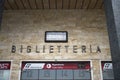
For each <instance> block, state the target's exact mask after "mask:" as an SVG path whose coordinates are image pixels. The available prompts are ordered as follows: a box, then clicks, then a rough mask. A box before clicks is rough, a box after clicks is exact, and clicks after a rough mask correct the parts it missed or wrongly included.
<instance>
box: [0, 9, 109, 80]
mask: <svg viewBox="0 0 120 80" xmlns="http://www.w3.org/2000/svg"><path fill="white" fill-rule="evenodd" d="M106 26H107V25H106V19H105V14H104V11H102V10H57V11H56V10H42V11H41V10H31V11H29V10H26V11H22V10H20V11H15V10H14V11H4V14H3V21H2V26H1V31H0V60H12V71H11V73H12V74H11V80H19V75H20V74H19V72H20V63H21V61H22V60H38V61H41V60H46V61H47V60H58V61H59V60H63V61H67V60H77V61H81V60H92V62H93V64H94V65H93V66H94V67H95V68H94V67H93V68H94V69H96V70H93V73H94V80H100V78H101V77H100V68H99V66H100V65H98V62H99V61H100V60H102V61H103V60H106V61H107V60H111V55H110V47H109V39H108V33H107V29H106ZM45 31H67V32H68V42H67V43H45V42H44V37H45ZM12 45H15V46H16V48H17V50H16V53H11V48H12ZM21 45H23V47H24V48H26V47H27V46H32V51H31V53H27V52H26V49H24V50H23V52H22V53H20V46H21ZM36 45H37V46H39V47H40V48H42V46H43V45H45V46H46V50H45V51H46V52H45V53H42V51H41V52H40V53H36V52H35V47H36ZM50 45H52V46H54V53H49V46H50ZM59 45H60V46H62V48H61V53H58V49H57V46H59ZM66 45H69V46H70V47H69V48H68V53H67V52H66V51H65V47H64V46H66ZM73 45H77V46H78V48H79V49H78V53H73V50H72V49H73V48H72V47H73ZM82 45H85V46H86V47H87V49H86V51H87V52H86V53H82V52H81V46H82ZM90 45H92V50H93V52H92V53H90V50H89V49H90ZM97 46H99V47H100V49H101V53H96V47H97ZM97 73H98V74H97Z"/></svg>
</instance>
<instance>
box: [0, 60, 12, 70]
mask: <svg viewBox="0 0 120 80" xmlns="http://www.w3.org/2000/svg"><path fill="white" fill-rule="evenodd" d="M10 66H11V63H10V62H0V70H8V69H9V70H10Z"/></svg>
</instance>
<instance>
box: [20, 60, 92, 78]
mask: <svg viewBox="0 0 120 80" xmlns="http://www.w3.org/2000/svg"><path fill="white" fill-rule="evenodd" d="M23 61H26V62H27V61H28V62H29V61H32V62H36V61H38V62H47V61H48V62H82V61H89V62H90V67H91V72H90V73H91V80H94V79H93V70H92V66H93V65H92V60H21V61H20V70H19V77H18V78H19V79H18V80H20V78H21V65H22V62H23Z"/></svg>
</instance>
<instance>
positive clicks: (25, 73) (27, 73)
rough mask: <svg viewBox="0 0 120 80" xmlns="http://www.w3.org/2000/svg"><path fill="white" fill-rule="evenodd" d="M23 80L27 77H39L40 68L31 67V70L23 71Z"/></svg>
mask: <svg viewBox="0 0 120 80" xmlns="http://www.w3.org/2000/svg"><path fill="white" fill-rule="evenodd" d="M21 79H22V80H25V79H26V80H27V79H30V80H31V79H38V70H36V69H35V70H34V69H31V70H23V71H22V77H21Z"/></svg>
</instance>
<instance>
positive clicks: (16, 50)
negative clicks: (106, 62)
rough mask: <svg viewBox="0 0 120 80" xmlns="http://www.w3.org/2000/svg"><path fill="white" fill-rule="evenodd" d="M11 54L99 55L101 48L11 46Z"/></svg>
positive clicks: (81, 46) (84, 46)
mask: <svg viewBox="0 0 120 80" xmlns="http://www.w3.org/2000/svg"><path fill="white" fill-rule="evenodd" d="M11 53H101V48H100V46H92V45H88V46H86V45H62V46H61V45H34V46H29V45H27V46H25V45H12V47H11Z"/></svg>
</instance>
